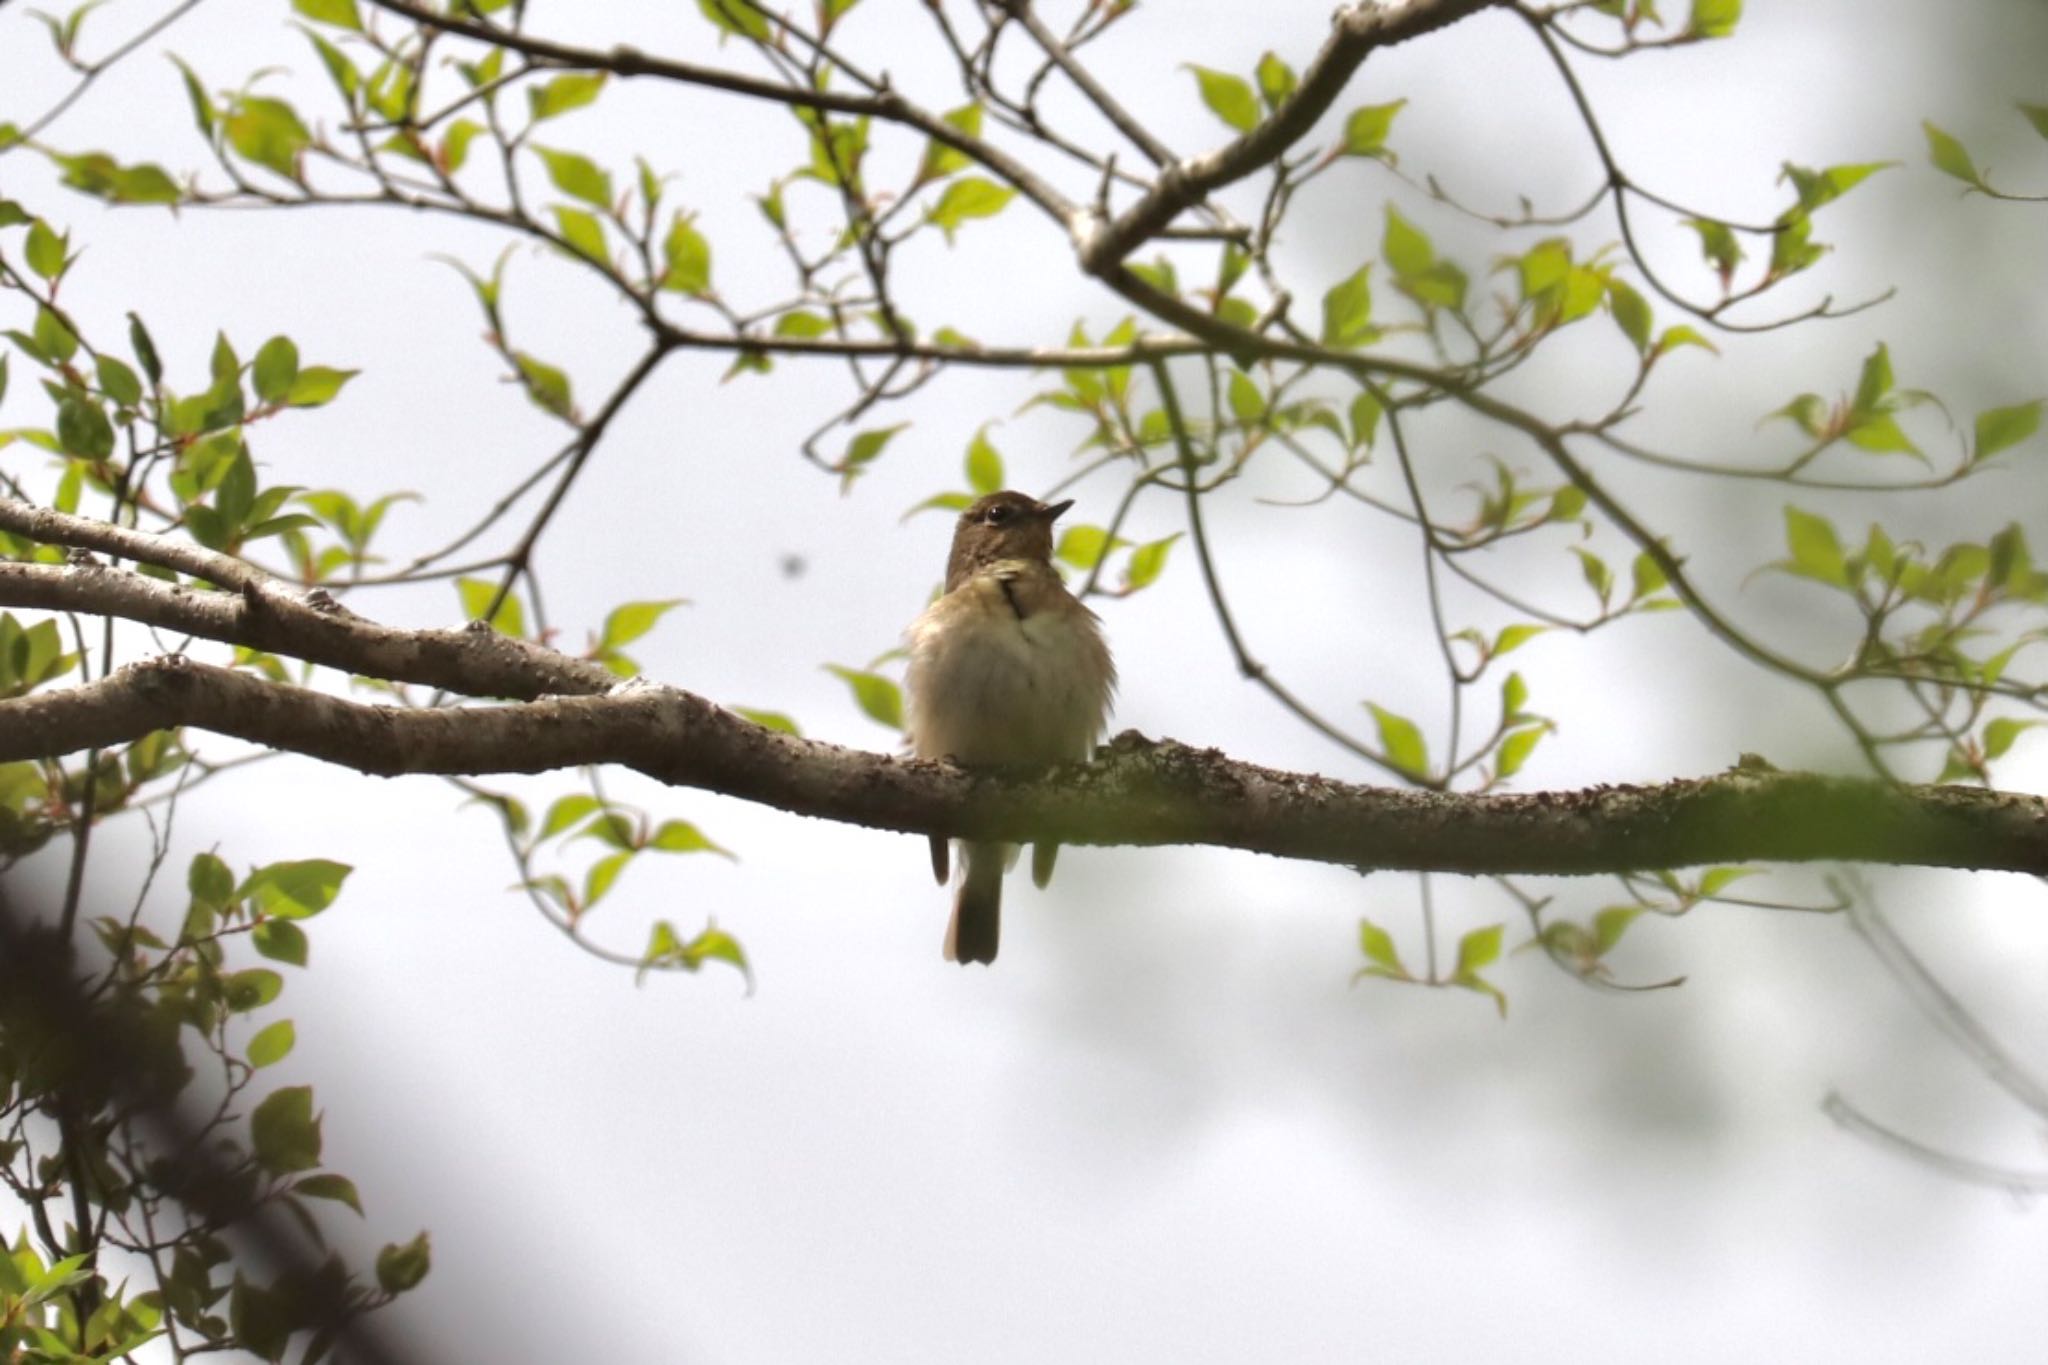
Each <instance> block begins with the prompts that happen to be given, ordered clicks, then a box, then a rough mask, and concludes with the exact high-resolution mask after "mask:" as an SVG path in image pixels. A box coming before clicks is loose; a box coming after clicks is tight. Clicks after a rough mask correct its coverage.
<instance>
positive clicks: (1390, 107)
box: [1344, 99, 1408, 159]
mask: <svg viewBox="0 0 2048 1365" xmlns="http://www.w3.org/2000/svg"><path fill="white" fill-rule="evenodd" d="M1407 103H1408V101H1407V100H1405V99H1400V100H1395V101H1394V102H1393V103H1392V104H1368V105H1365V106H1364V107H1363V108H1359V109H1354V110H1352V111H1351V116H1350V117H1349V118H1347V119H1345V120H1344V154H1345V155H1346V156H1369V157H1374V158H1377V159H1386V158H1390V157H1391V156H1392V153H1390V152H1389V151H1387V134H1388V133H1390V132H1392V131H1393V129H1394V116H1395V115H1396V114H1399V113H1400V112H1401V110H1402V108H1403V107H1404V106H1406V104H1407Z"/></svg>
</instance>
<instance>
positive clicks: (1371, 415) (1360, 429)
mask: <svg viewBox="0 0 2048 1365" xmlns="http://www.w3.org/2000/svg"><path fill="white" fill-rule="evenodd" d="M1384 412H1385V409H1384V408H1383V407H1382V406H1381V404H1380V400H1379V397H1378V395H1376V394H1374V393H1373V392H1372V390H1370V389H1366V390H1362V391H1361V392H1360V393H1359V395H1358V396H1357V397H1356V398H1354V399H1352V400H1351V445H1352V448H1353V449H1356V448H1358V447H1359V446H1364V447H1366V448H1367V449H1368V450H1370V449H1371V448H1372V444H1373V441H1374V440H1375V439H1376V438H1377V437H1378V435H1379V428H1380V417H1381V416H1382V415H1383V414H1384Z"/></svg>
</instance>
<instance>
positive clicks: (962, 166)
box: [918, 104, 981, 180]
mask: <svg viewBox="0 0 2048 1365" xmlns="http://www.w3.org/2000/svg"><path fill="white" fill-rule="evenodd" d="M939 119H940V121H941V122H943V123H944V124H946V125H947V126H948V127H950V128H956V129H958V130H959V131H960V132H962V133H964V134H965V135H967V136H968V137H971V138H978V137H980V136H981V106H980V105H979V104H963V105H961V106H960V107H959V108H958V109H948V110H947V111H946V112H945V113H943V114H941V115H939ZM973 164H974V162H973V160H972V159H971V158H969V157H968V155H967V153H965V152H962V151H959V150H957V149H955V148H953V147H949V146H947V145H946V144H945V143H943V142H940V141H938V140H937V139H936V138H934V139H933V140H931V141H929V142H927V143H926V144H925V148H924V162H923V164H922V165H921V166H919V168H918V176H919V178H920V179H924V180H941V179H944V178H945V177H946V176H949V175H951V174H953V172H955V171H964V170H966V169H967V168H968V167H969V166H972V165H973Z"/></svg>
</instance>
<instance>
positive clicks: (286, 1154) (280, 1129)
mask: <svg viewBox="0 0 2048 1365" xmlns="http://www.w3.org/2000/svg"><path fill="white" fill-rule="evenodd" d="M249 1137H250V1146H251V1148H252V1150H253V1152H254V1154H255V1157H256V1162H257V1164H258V1165H260V1166H261V1167H263V1169H264V1170H266V1171H269V1172H270V1173H271V1174H273V1175H284V1174H288V1173H290V1172H292V1171H308V1170H311V1169H313V1168H314V1167H315V1166H318V1165H319V1164H320V1120H319V1118H318V1117H317V1116H316V1115H315V1114H314V1113H313V1088H312V1087H311V1086H308V1085H292V1086H286V1087H285V1088H284V1089H282V1090H279V1091H275V1092H273V1093H272V1094H270V1095H267V1096H265V1097H264V1099H263V1102H262V1103H260V1104H258V1105H257V1106H256V1110H255V1112H254V1113H252V1114H251V1115H250V1116H249Z"/></svg>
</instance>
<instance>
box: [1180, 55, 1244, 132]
mask: <svg viewBox="0 0 2048 1365" xmlns="http://www.w3.org/2000/svg"><path fill="white" fill-rule="evenodd" d="M1188 70H1189V71H1192V72H1193V73H1194V75H1195V84H1196V86H1197V87H1198V88H1199V89H1200V90H1201V92H1202V103H1204V104H1206V105H1208V106H1209V112H1210V113H1212V114H1214V115H1216V117H1217V118H1220V119H1222V120H1223V121H1224V122H1225V123H1227V124H1229V125H1230V126H1231V127H1233V128H1235V129H1237V131H1238V132H1240V133H1248V132H1250V131H1251V130H1252V129H1254V128H1256V127H1258V124H1259V101H1258V97H1257V96H1256V95H1254V94H1252V87H1251V83H1250V82H1249V81H1247V80H1245V79H1243V78H1242V77H1239V76H1233V75H1230V74H1229V73H1228V72H1224V71H1213V70H1211V69H1210V68H1208V67H1206V66H1194V65H1190V66H1189V67H1188Z"/></svg>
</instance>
